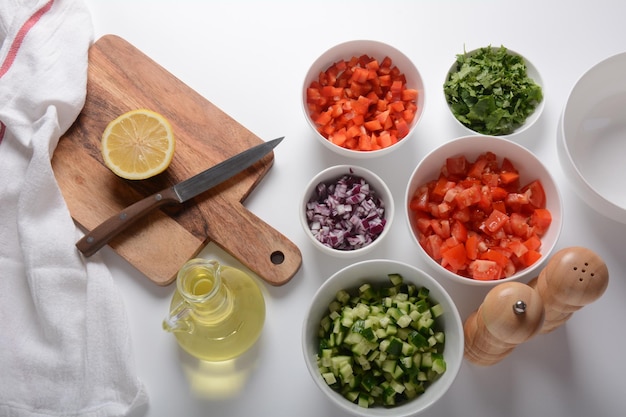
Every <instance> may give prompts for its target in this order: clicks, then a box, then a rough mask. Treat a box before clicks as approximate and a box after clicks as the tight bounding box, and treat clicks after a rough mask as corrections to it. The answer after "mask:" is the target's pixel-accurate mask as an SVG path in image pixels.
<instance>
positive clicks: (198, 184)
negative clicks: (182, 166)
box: [76, 137, 284, 256]
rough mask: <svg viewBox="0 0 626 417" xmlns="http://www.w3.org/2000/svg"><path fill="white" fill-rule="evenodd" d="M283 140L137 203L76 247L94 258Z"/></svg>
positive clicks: (107, 221) (248, 150)
mask: <svg viewBox="0 0 626 417" xmlns="http://www.w3.org/2000/svg"><path fill="white" fill-rule="evenodd" d="M283 139H284V137H280V138H277V139H274V140H270V141H268V142H264V143H262V144H260V145H257V146H254V147H252V148H250V149H247V150H245V151H243V152H241V153H239V154H237V155H235V156H232V157H230V158H228V159H226V160H225V161H222V162H220V163H219V164H217V165H215V166H213V167H211V168H208V169H206V170H204V171H202V172H200V173H199V174H196V175H194V176H193V177H191V178H188V179H186V180H184V181H182V182H179V183H178V184H176V185H173V186H172V187H169V188H166V189H164V190H161V191H159V192H157V193H154V194H152V195H150V196H148V197H146V198H144V199H142V200H139V201H137V202H136V203H134V204H132V205H130V206H128V207H126V208H125V209H124V210H122V211H121V212H119V213H117V214H115V215H113V216H111V217H109V218H108V219H107V220H105V221H104V222H102V223H101V224H100V225H98V226H97V227H96V228H95V229H93V230H92V231H91V232H89V233H87V234H85V236H83V237H82V238H81V239H80V240H79V241H78V242H76V247H77V248H78V250H79V251H81V252H82V253H83V254H84V255H85V256H91V255H93V254H94V253H96V252H97V251H98V250H100V249H101V248H102V247H103V246H104V245H106V244H107V243H109V241H110V240H111V239H113V238H114V237H115V236H117V235H118V234H120V233H121V232H122V231H124V230H125V229H126V228H128V227H129V226H130V225H132V224H133V223H135V222H136V221H137V220H139V219H140V218H142V217H143V216H145V215H146V214H148V213H150V212H151V211H153V210H154V209H156V208H158V207H161V206H164V205H168V204H181V203H184V202H185V201H187V200H189V199H191V198H193V197H195V196H197V195H199V194H202V193H203V192H205V191H207V190H209V189H211V188H213V187H215V186H216V185H219V184H221V183H223V182H224V181H226V180H228V179H229V178H232V177H233V176H235V175H236V174H238V173H240V172H241V171H243V170H245V169H246V168H248V167H250V166H252V165H254V163H256V162H258V161H259V160H261V159H262V158H263V157H264V156H265V155H267V154H268V153H269V152H271V151H272V149H274V148H275V147H276V146H277V145H278V144H279V143H280V142H281V141H282V140H283Z"/></svg>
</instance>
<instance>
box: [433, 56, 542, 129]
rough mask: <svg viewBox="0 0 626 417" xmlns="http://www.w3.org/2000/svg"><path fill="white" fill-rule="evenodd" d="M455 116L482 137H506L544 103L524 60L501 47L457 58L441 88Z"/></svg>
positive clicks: (540, 91) (538, 87)
mask: <svg viewBox="0 0 626 417" xmlns="http://www.w3.org/2000/svg"><path fill="white" fill-rule="evenodd" d="M443 91H444V94H445V97H446V101H447V102H448V104H449V105H450V109H451V110H452V113H453V114H454V116H455V117H456V118H457V119H458V120H459V121H460V122H461V123H462V124H463V125H465V126H467V127H468V128H470V129H472V130H474V131H476V132H479V133H482V134H485V135H495V136H498V135H508V134H510V133H512V132H513V131H514V130H515V129H517V128H518V127H520V126H521V125H523V124H524V122H525V121H526V119H527V118H528V116H530V115H531V114H532V113H533V112H534V111H535V109H536V108H537V106H538V105H539V103H541V101H542V100H543V93H542V90H541V86H539V85H538V84H536V83H535V81H534V80H532V79H531V78H529V77H528V74H527V68H526V64H525V62H524V59H523V58H522V57H520V56H519V55H514V54H512V53H510V52H509V51H508V50H507V49H506V48H505V47H504V46H501V47H499V48H492V47H491V46H488V47H485V48H480V49H478V50H477V51H475V52H474V53H472V54H468V53H467V52H464V53H463V54H459V55H457V59H456V71H453V72H451V73H450V74H449V76H448V79H447V80H446V82H445V83H444V85H443Z"/></svg>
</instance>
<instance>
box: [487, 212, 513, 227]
mask: <svg viewBox="0 0 626 417" xmlns="http://www.w3.org/2000/svg"><path fill="white" fill-rule="evenodd" d="M508 221H509V216H507V215H506V213H503V212H501V211H500V210H493V211H492V212H491V214H489V217H487V220H485V224H486V226H487V230H488V231H489V232H491V233H495V232H497V231H498V230H500V229H501V228H502V226H504V224H505V223H506V222H508Z"/></svg>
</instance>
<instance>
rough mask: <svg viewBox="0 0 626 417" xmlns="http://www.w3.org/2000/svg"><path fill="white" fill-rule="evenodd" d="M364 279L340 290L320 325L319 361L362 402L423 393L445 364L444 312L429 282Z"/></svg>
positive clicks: (385, 402)
mask: <svg viewBox="0 0 626 417" xmlns="http://www.w3.org/2000/svg"><path fill="white" fill-rule="evenodd" d="M389 280H390V282H391V285H389V286H380V287H375V286H373V285H371V284H369V283H365V284H362V285H361V286H360V287H359V288H358V289H357V291H355V292H354V293H350V292H349V291H347V290H340V291H338V292H337V294H336V297H335V299H334V300H333V301H332V302H331V303H330V305H329V307H328V308H329V309H328V314H327V315H326V316H324V318H322V320H321V321H320V326H319V332H318V333H319V337H320V340H319V353H318V355H317V364H318V367H319V370H320V373H321V375H322V377H323V379H324V380H325V381H326V383H327V384H328V385H329V386H331V387H332V388H333V389H336V390H337V391H338V392H339V393H341V394H342V395H343V396H345V397H346V398H347V399H348V400H349V401H352V402H354V403H356V404H358V405H359V406H361V407H372V406H376V405H378V406H386V407H390V406H394V405H397V404H402V403H404V402H406V401H408V400H410V399H412V398H415V397H417V396H419V395H421V394H422V393H423V392H424V390H425V389H426V388H427V387H428V385H429V384H430V383H432V381H434V380H435V379H436V378H438V377H439V376H440V375H441V374H442V373H444V372H445V370H446V362H445V360H444V357H443V355H442V354H441V352H443V345H444V341H445V335H444V333H443V331H441V329H440V328H438V327H437V320H436V319H437V318H438V317H440V316H441V315H442V314H445V312H444V310H443V308H442V307H441V306H440V305H439V304H436V303H433V302H432V301H431V300H430V298H429V294H430V291H429V290H428V289H427V288H424V287H420V288H418V287H416V286H415V285H412V284H409V285H406V284H403V282H402V276H400V275H399V274H389Z"/></svg>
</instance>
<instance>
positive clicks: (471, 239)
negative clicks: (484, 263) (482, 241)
mask: <svg viewBox="0 0 626 417" xmlns="http://www.w3.org/2000/svg"><path fill="white" fill-rule="evenodd" d="M478 239H479V238H478V235H477V234H476V233H471V234H470V233H468V236H467V240H466V241H465V252H466V254H467V257H468V259H472V260H474V259H476V258H478Z"/></svg>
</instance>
